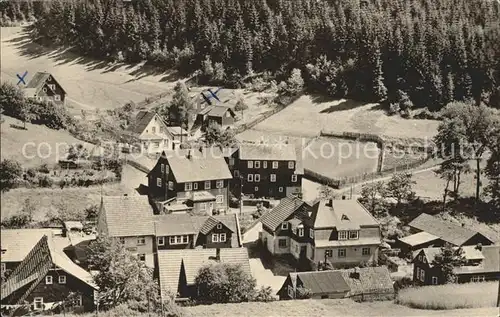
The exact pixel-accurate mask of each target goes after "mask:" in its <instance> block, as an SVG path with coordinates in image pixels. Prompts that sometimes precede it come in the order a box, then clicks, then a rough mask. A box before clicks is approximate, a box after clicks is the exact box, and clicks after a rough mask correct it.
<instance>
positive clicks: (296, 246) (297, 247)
mask: <svg viewBox="0 0 500 317" xmlns="http://www.w3.org/2000/svg"><path fill="white" fill-rule="evenodd" d="M295 253H299V245H298V244H296V245H295Z"/></svg>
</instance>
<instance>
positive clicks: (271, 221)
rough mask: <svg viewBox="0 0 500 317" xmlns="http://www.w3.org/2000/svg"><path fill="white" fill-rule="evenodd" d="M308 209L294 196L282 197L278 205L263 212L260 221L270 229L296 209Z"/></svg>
mask: <svg viewBox="0 0 500 317" xmlns="http://www.w3.org/2000/svg"><path fill="white" fill-rule="evenodd" d="M299 209H300V210H309V209H310V206H309V205H308V204H307V203H305V202H304V201H302V200H300V199H299V198H297V197H294V196H288V197H285V198H283V199H282V200H281V201H280V203H279V204H278V206H276V207H274V208H273V209H272V210H270V211H269V212H267V213H265V214H264V215H263V216H262V218H261V222H262V224H263V225H265V226H267V227H268V228H270V229H271V230H275V229H276V228H277V227H278V226H279V225H280V224H281V223H282V222H284V221H285V220H286V219H288V218H289V217H290V216H291V215H293V214H294V213H295V212H296V211H297V210H299Z"/></svg>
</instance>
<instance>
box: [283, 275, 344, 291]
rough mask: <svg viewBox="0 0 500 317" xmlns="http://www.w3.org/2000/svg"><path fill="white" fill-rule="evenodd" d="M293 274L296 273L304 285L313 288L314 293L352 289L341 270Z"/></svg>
mask: <svg viewBox="0 0 500 317" xmlns="http://www.w3.org/2000/svg"><path fill="white" fill-rule="evenodd" d="M293 274H296V275H297V278H298V279H299V280H300V281H301V282H302V284H303V287H304V288H307V289H309V290H311V292H312V293H313V294H325V293H341V292H348V291H349V290H350V288H349V285H348V284H347V283H346V281H345V280H344V277H343V276H342V273H341V272H339V271H315V272H301V273H290V275H293Z"/></svg>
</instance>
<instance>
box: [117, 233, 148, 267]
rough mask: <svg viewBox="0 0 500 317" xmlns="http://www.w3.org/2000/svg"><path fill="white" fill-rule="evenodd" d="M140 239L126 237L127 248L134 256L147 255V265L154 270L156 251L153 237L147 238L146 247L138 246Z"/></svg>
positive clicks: (125, 244)
mask: <svg viewBox="0 0 500 317" xmlns="http://www.w3.org/2000/svg"><path fill="white" fill-rule="evenodd" d="M137 238H138V237H124V239H125V243H124V246H125V248H126V249H127V250H128V251H130V252H131V253H132V254H134V255H138V254H145V255H146V261H145V263H146V265H147V266H148V267H152V268H154V254H153V253H154V249H153V236H146V237H145V238H146V243H145V244H144V245H137Z"/></svg>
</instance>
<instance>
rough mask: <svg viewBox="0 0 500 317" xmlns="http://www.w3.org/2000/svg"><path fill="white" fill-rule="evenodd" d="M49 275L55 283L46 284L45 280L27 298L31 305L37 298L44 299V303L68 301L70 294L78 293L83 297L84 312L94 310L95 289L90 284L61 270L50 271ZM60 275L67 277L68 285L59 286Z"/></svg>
mask: <svg viewBox="0 0 500 317" xmlns="http://www.w3.org/2000/svg"><path fill="white" fill-rule="evenodd" d="M47 275H50V276H52V280H53V283H52V284H46V283H45V278H44V279H43V280H42V281H41V282H40V283H39V284H38V285H37V286H36V287H35V289H34V290H33V291H32V292H31V294H30V295H29V296H28V297H27V298H26V300H27V301H28V302H29V303H31V304H32V303H33V301H34V299H35V297H43V302H44V303H50V302H57V301H61V300H64V299H66V298H67V297H68V295H69V293H70V292H78V293H80V294H81V295H82V303H83V310H85V311H90V310H92V309H93V308H94V289H93V288H92V287H90V286H89V285H88V284H86V283H84V282H82V281H81V280H79V279H77V278H76V277H74V276H72V275H70V274H68V273H66V272H65V271H63V270H60V269H57V270H50V271H49V272H48V273H47ZM60 275H65V276H66V284H59V280H58V276H60Z"/></svg>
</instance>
